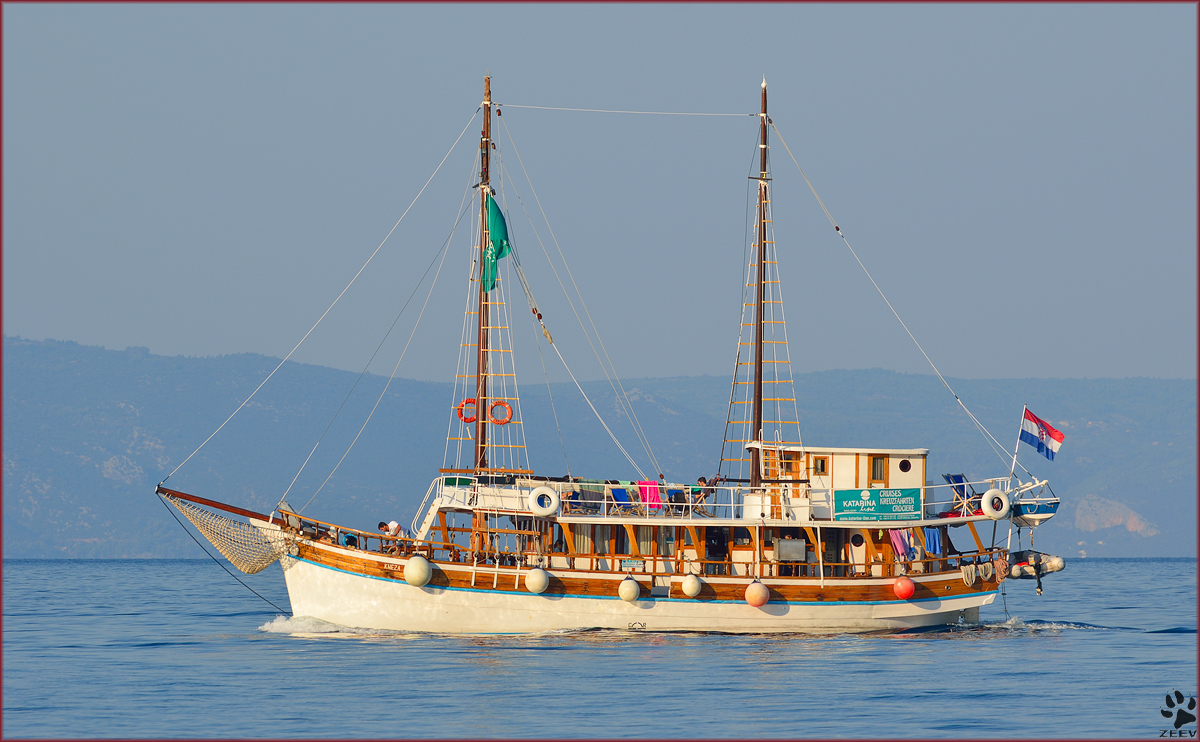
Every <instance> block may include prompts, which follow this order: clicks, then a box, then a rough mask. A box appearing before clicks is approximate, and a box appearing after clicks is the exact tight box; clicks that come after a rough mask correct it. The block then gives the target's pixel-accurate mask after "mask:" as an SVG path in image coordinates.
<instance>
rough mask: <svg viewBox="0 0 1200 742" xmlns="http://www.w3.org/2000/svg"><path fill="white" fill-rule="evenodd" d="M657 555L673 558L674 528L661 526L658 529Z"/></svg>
mask: <svg viewBox="0 0 1200 742" xmlns="http://www.w3.org/2000/svg"><path fill="white" fill-rule="evenodd" d="M658 553H659V555H661V556H673V555H674V554H675V528H674V527H672V526H661V527H660V528H659V529H658Z"/></svg>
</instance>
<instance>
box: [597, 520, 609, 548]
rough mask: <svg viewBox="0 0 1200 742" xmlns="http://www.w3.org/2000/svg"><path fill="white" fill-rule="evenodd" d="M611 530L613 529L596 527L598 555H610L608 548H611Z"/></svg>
mask: <svg viewBox="0 0 1200 742" xmlns="http://www.w3.org/2000/svg"><path fill="white" fill-rule="evenodd" d="M610 528H611V527H610V526H596V553H597V554H607V553H608V547H609V543H608V539H609V530H610Z"/></svg>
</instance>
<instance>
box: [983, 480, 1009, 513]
mask: <svg viewBox="0 0 1200 742" xmlns="http://www.w3.org/2000/svg"><path fill="white" fill-rule="evenodd" d="M1011 509H1012V503H1011V502H1010V501H1009V499H1008V495H1007V494H1005V493H1003V492H1001V491H1000V490H998V489H996V488H995V487H993V488H991V489H990V490H988V491H987V492H984V493H983V514H984V515H986V516H987V517H989V518H991V519H992V520H1004V519H1005V518H1007V517H1008V511H1009V510H1011Z"/></svg>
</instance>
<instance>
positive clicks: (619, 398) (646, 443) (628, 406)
mask: <svg viewBox="0 0 1200 742" xmlns="http://www.w3.org/2000/svg"><path fill="white" fill-rule="evenodd" d="M501 123H502V124H503V126H504V132H505V134H507V135H508V141H509V144H511V145H512V148H513V153H514V154H516V156H517V162H518V163H519V164H520V165H521V171H522V173H524V175H525V180H526V182H528V183H529V190H530V192H531V193H533V198H534V201H535V202H536V203H537V205H538V209H539V210H540V211H541V213H542V219H544V220H545V222H546V229H547V230H549V232H550V238H551V239H552V240H553V241H554V246H555V247H556V248H557V249H558V254H559V258H560V259H561V260H562V261H563V267H564V268H565V269H566V271H567V277H568V278H570V279H571V286H572V287H574V289H575V293H576V295H578V296H579V303H580V304H582V305H583V312H584V314H585V315H586V316H587V318H588V322H589V323H590V324H591V326H592V332H593V333H595V335H596V342H597V343H599V344H600V350H601V351H603V353H604V360H601V358H600V353H599V352H597V351H596V345H595V344H594V343H593V342H592V337H591V335H590V334H589V333H588V332H587V328H586V327H584V324H583V319H582V318H581V317H580V316H579V311H578V310H577V309H576V308H575V303H574V302H573V301H571V296H570V294H568V293H567V287H566V286H565V285H564V284H563V281H562V277H561V276H560V275H559V273H558V268H556V267H555V265H554V262H553V261H552V260H550V253H549V251H548V250H546V245H545V243H543V242H542V238H541V235H540V234H538V231H537V229H536V228H534V230H533V232H534V236H535V237H536V238H537V240H538V244H539V245H541V248H542V252H544V253H545V254H546V261H547V262H548V263H550V269H551V270H552V271H553V272H554V277H555V279H557V280H558V285H559V287H560V288H562V290H563V295H564V296H565V297H566V299H567V304H568V305H569V306H570V307H571V311H572V313H574V314H575V320H576V321H577V322H579V326H580V328H581V329H583V331H584V337H586V338H587V341H588V345H589V346H590V347H591V349H592V353H593V355H595V356H596V361H597V362H598V363H599V364H600V370H601V371H602V372H603V373H604V378H605V380H607V381H608V383H609V386H610V387H611V388H612V390H613V395H614V397H615V398H616V402H617V404H618V405H620V407H621V410H622V411H623V412H625V414H626V415H628V416H629V420H630V424H631V425H632V427H633V429H634V434H635V435H636V436H637V438H638V442H639V443H641V444H642V448H643V450H644V451H645V452H646V457H647V458H648V459H650V464H651V466H653V467H654V469H655V471H657V472H658V473H659V474H662V466H660V465H659V463H658V458H657V457H656V456H655V455H654V450H653V449H652V448H651V446H650V439H649V437H648V436H647V435H646V434H645V431H644V430H643V429H642V425H641V421H639V420H638V417H637V414H636V413H635V412H634V410H633V403H632V402H630V401H629V395H628V394H627V393H626V392H625V385H624V384H623V383H622V382H621V377H620V376H619V375H618V374H617V370H616V367H615V366H613V363H612V359H611V358H610V357H609V355H608V348H606V347H605V345H604V341H603V340H602V339H601V338H600V331H599V330H597V329H596V322H595V320H593V319H592V314H591V311H590V310H589V309H588V306H587V302H586V301H585V300H584V298H583V292H581V291H580V290H579V285H578V284H577V283H576V282H575V275H574V273H572V272H571V266H570V265H568V264H567V258H566V256H565V255H564V254H563V251H562V246H561V245H559V244H558V237H556V236H555V234H554V228H553V227H551V226H550V220H549V219H548V218H547V217H546V210H545V208H543V207H542V201H541V199H540V198H539V197H538V195H537V189H536V188H534V187H533V180H532V179H530V177H529V171H528V170H527V169H526V168H525V162H524V160H522V159H521V152H520V150H518V149H517V145H516V142H514V141H513V138H512V132H510V131H509V130H508V123H507V122H505V121H503V119H501ZM500 167H501V170H502V172H507V166H505V164H504V158H503V157H501V158H500ZM508 180H509V182H510V183H512V178H511V176H510V177H509V179H508ZM514 190H515V186H514ZM517 201H518V203H520V204H521V208H522V209H525V202H524V201H522V200H521V198H520V195H519V194H518V195H517ZM525 216H526V218H527V219H529V223H530V226H531V228H532V225H533V219H532V218H530V217H529V211H528V210H527V209H525ZM551 345H553V343H551ZM555 352H558V348H557V346H555ZM559 357H560V358H561V357H562V356H561V354H559ZM605 361H607V362H608V365H607V366H605ZM563 364H564V366H565V365H566V362H565V361H564V362H563ZM610 368H611V369H612V373H611V375H610V373H609V369H610ZM568 373H570V370H569V369H568ZM614 378H615V379H616V383H615V384H614V383H613V379H614ZM576 386H578V383H576ZM618 387H619V389H620V391H619V392H618ZM579 391H580V392H581V393H582V392H583V388H582V387H580V389H579ZM588 404H589V405H590V404H591V402H590V401H589V402H588ZM593 409H595V408H593ZM597 415H599V413H597ZM601 422H603V421H601ZM605 427H606V428H607V426H605ZM610 435H611V431H610ZM618 447H620V445H619V444H618ZM622 451H624V449H623V448H622ZM626 455H628V454H626ZM635 468H638V467H637V466H636V465H635ZM638 471H639V472H640V471H641V470H640V468H639V469H638ZM644 478H645V475H643V479H644Z"/></svg>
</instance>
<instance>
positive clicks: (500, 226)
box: [483, 193, 508, 291]
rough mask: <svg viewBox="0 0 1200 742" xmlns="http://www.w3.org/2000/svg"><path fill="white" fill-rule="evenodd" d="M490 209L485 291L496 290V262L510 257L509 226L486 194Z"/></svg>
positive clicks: (484, 271) (485, 251)
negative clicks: (506, 256) (507, 256)
mask: <svg viewBox="0 0 1200 742" xmlns="http://www.w3.org/2000/svg"><path fill="white" fill-rule="evenodd" d="M484 198H486V199H487V207H488V246H487V249H486V250H484V252H483V290H484V291H491V290H492V289H494V288H496V261H498V260H500V258H503V257H504V256H505V255H508V225H507V224H505V223H504V214H502V213H500V206H499V205H498V204H497V203H496V199H494V198H492V195H491V194H490V193H484Z"/></svg>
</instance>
